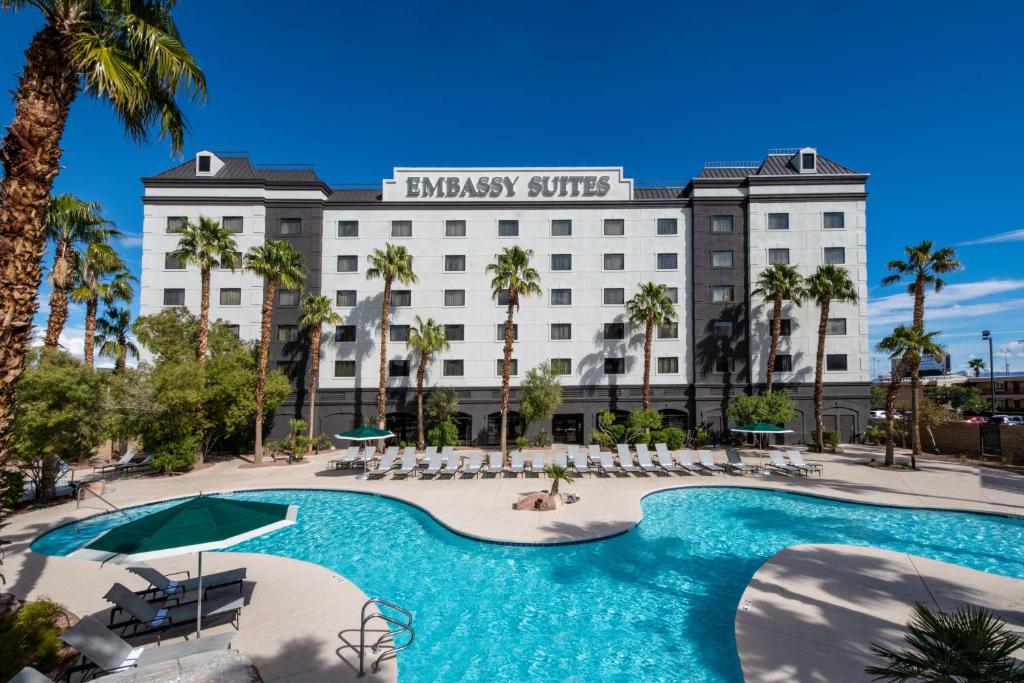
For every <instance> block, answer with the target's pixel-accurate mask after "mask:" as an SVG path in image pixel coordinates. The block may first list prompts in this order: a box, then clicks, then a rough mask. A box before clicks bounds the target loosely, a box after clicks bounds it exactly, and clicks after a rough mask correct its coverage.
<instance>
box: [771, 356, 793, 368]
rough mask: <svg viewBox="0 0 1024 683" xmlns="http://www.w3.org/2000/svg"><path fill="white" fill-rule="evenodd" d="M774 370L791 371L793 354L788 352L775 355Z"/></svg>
mask: <svg viewBox="0 0 1024 683" xmlns="http://www.w3.org/2000/svg"><path fill="white" fill-rule="evenodd" d="M775 372H793V356H791V355H789V354H788V353H780V354H779V355H777V356H775Z"/></svg>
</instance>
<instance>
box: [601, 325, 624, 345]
mask: <svg viewBox="0 0 1024 683" xmlns="http://www.w3.org/2000/svg"><path fill="white" fill-rule="evenodd" d="M604 338H605V341H618V340H620V339H625V338H626V324H625V323H605V324H604Z"/></svg>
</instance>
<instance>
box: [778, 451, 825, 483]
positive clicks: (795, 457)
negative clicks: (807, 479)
mask: <svg viewBox="0 0 1024 683" xmlns="http://www.w3.org/2000/svg"><path fill="white" fill-rule="evenodd" d="M786 455H788V456H789V462H790V463H791V464H792V465H793V467H796V468H797V469H800V470H803V471H804V472H806V473H807V474H810V473H811V472H817V473H818V476H819V477H820V476H821V471H822V469H823V468H822V466H821V463H819V462H807V461H806V460H804V455H803V453H801V452H800V451H797V450H788V451H786Z"/></svg>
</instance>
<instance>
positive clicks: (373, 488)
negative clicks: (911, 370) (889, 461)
mask: <svg viewBox="0 0 1024 683" xmlns="http://www.w3.org/2000/svg"><path fill="white" fill-rule="evenodd" d="M871 456H874V457H878V452H877V451H873V450H868V449H866V448H863V447H860V448H858V447H850V448H848V450H847V452H846V453H845V454H842V455H830V454H825V455H820V456H819V455H813V456H810V458H809V459H813V460H818V461H820V462H822V463H823V464H824V473H823V475H822V476H821V477H818V476H810V477H789V476H784V475H771V476H767V477H755V476H737V475H714V476H710V475H685V474H683V475H678V474H672V475H661V476H634V475H629V476H623V475H619V476H603V475H601V476H598V475H587V476H583V477H578V478H577V479H576V482H575V483H574V484H571V485H568V486H566V485H564V484H563V486H562V491H563V492H572V493H575V494H577V495H579V496H580V498H581V500H580V502H579V503H576V504H573V505H564V506H562V507H561V508H560V509H559V510H557V511H554V512H547V513H537V512H516V511H514V510H512V503H513V502H515V500H516V498H517V497H518V496H519V495H520V494H523V493H527V492H531V491H537V490H540V489H543V488H547V486H548V483H547V479H546V477H543V476H541V477H539V478H538V477H535V476H532V475H527V476H525V477H523V476H520V477H518V478H513V477H498V478H493V477H483V476H481V477H477V478H475V479H463V478H462V477H461V476H458V477H455V478H435V479H429V478H423V479H421V478H419V477H414V478H410V479H404V480H403V479H394V478H393V477H392V476H391V475H388V476H387V477H385V478H383V479H380V480H372V481H360V480H357V479H356V476H355V475H357V474H358V473H359V471H358V470H357V471H348V470H341V471H334V470H332V469H328V468H326V462H327V460H329V459H331V458H332V457H337V456H336V454H329V453H321V454H318V455H315V456H312V457H310V458H308V459H307V462H304V463H299V464H294V465H289V466H285V465H281V466H275V467H264V468H252V467H240V465H239V462H238V461H230V462H222V463H218V464H215V465H213V466H210V467H206V468H203V469H200V470H197V471H195V472H192V473H189V474H187V475H183V476H177V477H149V478H138V479H130V480H115V481H112V482H108V483H107V484H106V487H105V489H104V490H103V491H102V495H103V496H104V497H105V498H106V499H108V500H109V501H110V502H112V503H113V504H115V505H117V506H119V507H124V506H130V505H137V504H143V503H149V502H155V501H159V500H164V499H167V498H172V497H180V496H191V495H195V494H197V493H199V492H200V491H202V492H204V493H212V492H216V491H230V490H241V489H253V488H304V489H309V488H322V489H336V490H346V491H362V492H368V493H375V494H378V495H385V496H391V497H394V498H396V499H399V500H403V501H406V502H408V503H411V504H413V505H416V506H419V507H420V508H423V509H424V510H426V511H427V512H429V513H430V514H431V515H432V516H434V517H435V518H436V519H437V520H438V521H440V522H441V523H442V524H444V525H446V526H448V527H449V528H451V529H452V530H454V531H456V532H458V533H461V534H464V535H467V536H471V537H474V538H479V539H484V540H491V541H498V542H511V543H567V542H568V543H571V542H579V541H586V540H592V539H595V538H600V537H604V536H609V535H613V534H617V533H621V532H624V531H627V530H629V529H630V528H632V527H633V526H635V525H636V524H638V523H639V522H640V521H641V518H642V508H641V500H642V498H643V497H644V496H645V495H647V494H649V493H652V492H655V491H659V490H664V489H669V488H678V487H686V486H745V487H752V488H771V489H778V490H784V491H793V492H799V493H806V494H812V495H821V496H827V497H829V498H836V499H840V500H849V501H853V502H860V503H876V504H883V505H899V506H907V507H928V508H939V509H951V510H953V509H956V510H974V511H978V512H990V513H996V514H1006V515H1014V516H1024V478H1022V477H1019V476H1014V475H1009V474H1004V473H1001V472H998V471H996V470H991V469H986V468H978V467H974V466H965V465H960V464H954V463H947V462H937V461H922V462H920V463H919V464H920V466H921V469H920V471H916V472H912V471H898V470H883V469H876V468H871V467H867V466H865V465H864V464H863V463H864V462H865V461H866V460H867V459H868V458H869V457H871ZM716 459H721V460H724V457H722V454H721V453H716ZM746 460H747V462H748V463H750V464H755V463H756V462H757V459H756V458H752V457H747V458H746ZM106 509H109V508H106V506H104V505H103V504H102V503H101V502H100V501H99V500H96V499H95V498H91V497H88V496H87V497H86V499H85V500H83V502H82V503H81V508H80V509H77V510H76V506H75V504H74V503H68V504H64V505H59V506H55V507H51V508H47V509H40V510H33V511H31V512H26V513H22V514H18V515H15V516H13V517H11V518H9V520H8V521H9V525H8V526H7V527H6V528H5V529H4V530H3V532H2V536H3V537H4V538H8V539H12V540H13V543H12V544H11V545H10V546H7V558H6V561H5V563H4V566H3V573H4V574H5V575H6V577H7V587H6V589H7V590H9V591H11V592H13V593H15V594H16V595H18V596H20V597H30V598H34V597H40V596H47V597H50V598H52V599H54V600H57V601H58V602H61V603H63V604H65V605H66V606H67V607H68V608H69V609H70V610H71V611H73V612H75V613H76V614H80V615H81V614H92V613H97V612H100V611H101V610H103V609H104V608H105V607H106V605H105V603H104V601H103V600H102V597H101V596H102V595H103V593H105V592H106V590H107V589H108V588H109V587H110V586H111V584H112V583H113V582H114V581H121V582H122V583H124V584H125V585H127V586H129V587H131V588H142V587H143V586H141V585H140V584H141V582H140V581H139V580H138V579H137V578H135V577H132V576H127V577H126V576H125V572H124V570H122V569H120V568H118V567H114V566H104V567H101V566H99V565H97V564H94V563H89V562H84V561H80V560H72V559H68V558H61V557H47V556H43V555H39V554H37V553H33V552H31V551H29V550H28V545H29V544H30V543H31V541H32V539H34V538H35V537H36V536H38V535H39V534H41V533H43V532H44V531H46V530H47V529H49V528H52V527H53V526H55V525H58V524H62V523H66V522H70V521H75V520H78V519H82V518H84V517H87V516H91V515H94V514H98V513H101V512H104V511H105V510H106ZM207 557H209V568H210V570H211V571H212V570H214V569H216V568H228V567H237V566H245V567H246V568H247V569H248V572H249V579H250V580H252V581H253V582H254V584H253V585H251V586H250V587H249V591H250V593H251V594H250V596H249V598H250V604H249V605H247V606H246V608H245V609H244V610H243V612H242V618H241V628H240V631H239V633H238V636H237V637H236V638H235V641H234V643H233V647H235V648H237V649H238V650H239V651H241V652H242V653H243V654H245V655H248V656H249V657H251V658H252V660H253V662H254V663H255V664H256V666H257V667H258V668H259V670H260V672H261V674H262V675H263V677H264V680H267V681H282V680H289V681H309V682H314V681H328V680H330V681H346V680H353V681H354V680H356V675H355V674H356V667H357V664H356V659H357V658H356V655H355V650H354V648H353V647H352V645H351V643H352V642H353V633H354V639H355V641H358V622H359V610H360V607H361V606H362V603H363V602H364V601H365V599H366V596H365V595H364V593H363V592H362V591H361V590H360V589H359V588H358V587H357V586H354V585H353V584H351V583H350V582H348V581H347V580H345V579H344V577H339V576H337V575H335V574H333V573H332V572H330V571H329V570H326V569H324V568H322V567H319V566H316V565H312V564H308V563H304V562H299V561H296V560H291V559H286V558H279V557H271V556H266V555H259V554H234V553H218V554H210V555H208V556H207ZM193 563H194V558H192V557H182V558H172V559H168V560H164V561H160V562H154V565H157V566H159V567H160V568H163V569H166V570H167V571H175V570H183V569H194V567H193V566H192V565H193ZM974 574H977V577H976V578H972V581H975V583H976V584H977V586H978V587H979V588H980V589H987V588H988V587H989V586H993V587H995V586H997V585H998V584H999V583H1000V582H1002V581H1007V580H1008V581H1014V580H1012V579H1001V578H1000V577H995V576H992V575H989V574H980V573H977V572H975V573H974ZM817 578H818V579H820V577H817ZM800 581H801V582H802V581H803V580H802V579H801V580H800ZM1015 583H1016V585H1017V586H1021V585H1024V584H1021V583H1020V582H1015ZM828 585H831V584H828ZM798 589H799V585H797V586H795V587H793V590H798ZM993 590H994V589H993ZM1021 592H1024V591H1022V590H1021V589H1020V588H1018V594H1019V593H1021ZM382 597H385V598H386V597H387V596H382ZM793 618H794V619H795V618H797V617H793ZM900 619H901V620H902V619H904V617H902V616H901V617H900ZM224 628H231V627H230V626H226V625H224V626H218V627H216V629H217V630H219V629H224ZM741 654H742V652H741ZM396 675H397V673H396V665H395V663H394V662H391V663H388V664H386V665H385V667H384V669H383V670H382V672H381V673H380V674H379V675H378V676H376V677H367V678H364V679H359V680H395V678H396ZM750 680H758V679H757V678H751V679H750ZM790 680H793V679H790ZM801 680H802V679H801ZM807 680H815V679H813V678H809V679H807ZM832 680H835V679H832Z"/></svg>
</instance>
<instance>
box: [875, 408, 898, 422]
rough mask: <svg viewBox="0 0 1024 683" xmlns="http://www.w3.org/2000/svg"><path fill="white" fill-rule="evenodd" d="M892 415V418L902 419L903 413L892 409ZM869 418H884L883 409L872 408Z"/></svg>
mask: <svg viewBox="0 0 1024 683" xmlns="http://www.w3.org/2000/svg"><path fill="white" fill-rule="evenodd" d="M892 416H893V417H894V418H896V419H897V420H902V419H903V414H902V413H898V412H896V411H893V414H892ZM871 419H873V420H884V419H885V411H884V410H872V411H871Z"/></svg>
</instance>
